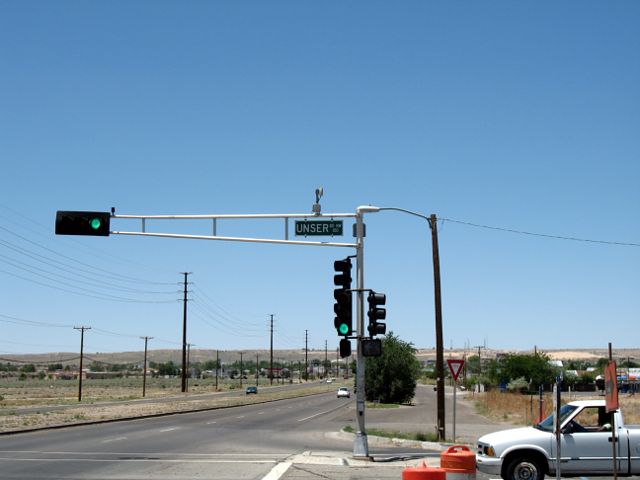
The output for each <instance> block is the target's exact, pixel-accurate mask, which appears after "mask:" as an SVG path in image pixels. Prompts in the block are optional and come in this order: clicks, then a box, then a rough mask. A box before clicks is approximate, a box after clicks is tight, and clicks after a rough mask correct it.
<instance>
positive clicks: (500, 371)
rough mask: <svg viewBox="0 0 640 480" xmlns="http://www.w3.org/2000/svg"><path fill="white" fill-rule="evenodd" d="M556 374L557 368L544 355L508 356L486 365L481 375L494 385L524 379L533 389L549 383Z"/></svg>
mask: <svg viewBox="0 0 640 480" xmlns="http://www.w3.org/2000/svg"><path fill="white" fill-rule="evenodd" d="M557 374H558V367H554V366H553V365H551V364H550V363H549V357H547V356H546V355H545V354H540V353H536V354H527V355H518V354H510V355H505V356H503V357H500V358H498V359H496V360H492V361H490V362H489V363H488V365H487V368H486V369H485V370H484V371H483V375H486V378H487V379H488V380H489V382H490V383H492V384H494V385H500V384H508V383H509V382H511V381H512V380H515V379H518V378H521V377H522V378H524V379H526V380H527V382H529V381H530V382H531V384H532V385H531V386H532V387H533V388H534V389H535V388H537V387H538V386H539V385H541V384H543V383H548V382H551V381H553V380H554V379H555V377H556V375H557Z"/></svg>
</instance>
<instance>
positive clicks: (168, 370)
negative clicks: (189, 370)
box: [158, 360, 180, 376]
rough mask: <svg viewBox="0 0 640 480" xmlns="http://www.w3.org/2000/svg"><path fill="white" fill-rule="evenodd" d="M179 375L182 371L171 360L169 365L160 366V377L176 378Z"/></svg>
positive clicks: (162, 364) (161, 364)
mask: <svg viewBox="0 0 640 480" xmlns="http://www.w3.org/2000/svg"><path fill="white" fill-rule="evenodd" d="M179 374H180V369H179V368H178V367H177V366H176V364H174V363H173V362H172V361H171V360H169V361H168V362H167V363H159V364H158V375H161V376H164V375H170V376H176V375H179Z"/></svg>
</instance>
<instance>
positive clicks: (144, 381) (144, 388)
mask: <svg viewBox="0 0 640 480" xmlns="http://www.w3.org/2000/svg"><path fill="white" fill-rule="evenodd" d="M140 338H142V339H144V364H143V365H144V366H143V367H142V396H143V397H144V396H145V393H146V391H147V342H148V341H149V340H150V339H152V338H153V337H140Z"/></svg>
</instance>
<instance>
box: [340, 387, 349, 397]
mask: <svg viewBox="0 0 640 480" xmlns="http://www.w3.org/2000/svg"><path fill="white" fill-rule="evenodd" d="M340 397H346V398H351V392H350V391H349V389H348V388H347V387H340V388H339V389H338V398H340Z"/></svg>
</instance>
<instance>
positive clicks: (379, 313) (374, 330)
mask: <svg viewBox="0 0 640 480" xmlns="http://www.w3.org/2000/svg"><path fill="white" fill-rule="evenodd" d="M367 302H369V311H368V312H367V316H368V317H369V326H368V327H367V329H368V330H369V336H370V337H375V336H376V335H384V334H385V333H386V332H387V324H386V323H384V322H379V321H378V320H384V319H385V318H387V310H386V309H385V308H380V305H384V304H385V303H387V296H386V295H385V294H384V293H376V292H374V291H370V292H369V296H368V297H367Z"/></svg>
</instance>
